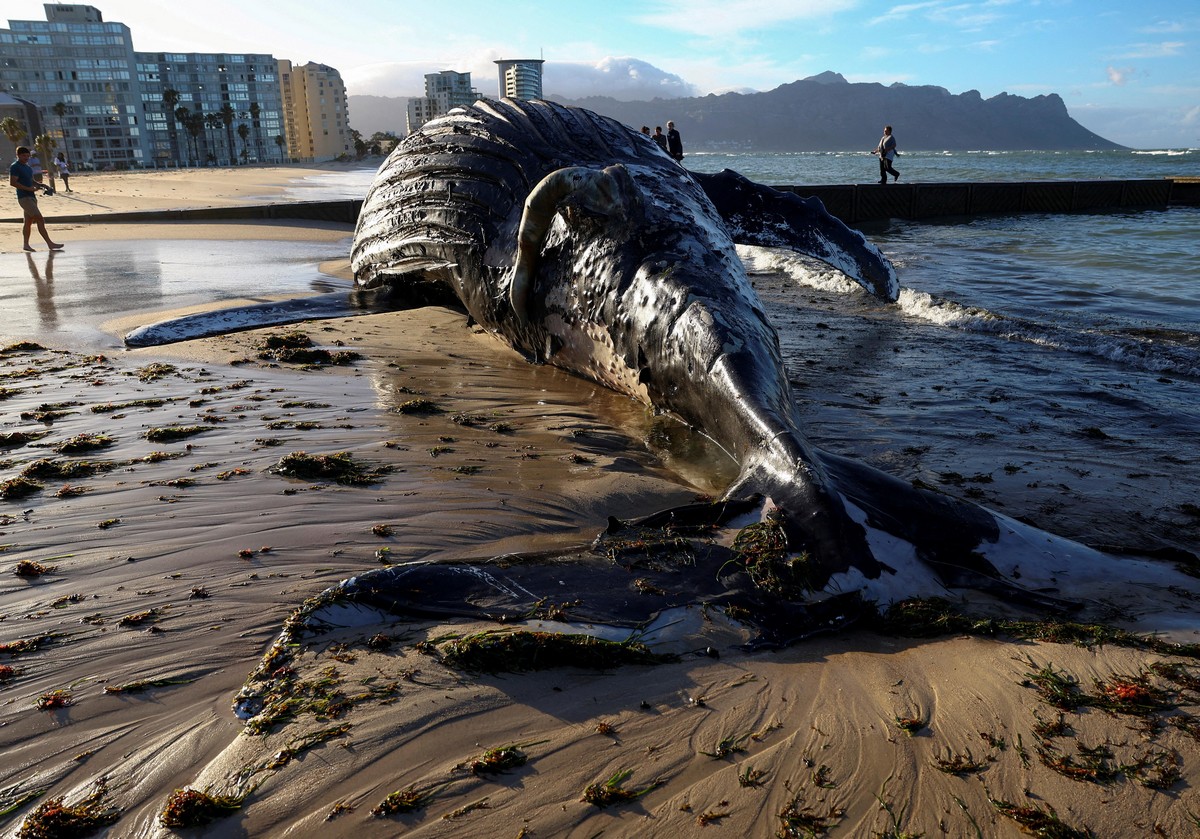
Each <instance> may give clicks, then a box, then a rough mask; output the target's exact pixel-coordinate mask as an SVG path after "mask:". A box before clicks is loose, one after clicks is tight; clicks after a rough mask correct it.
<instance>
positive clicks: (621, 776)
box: [581, 769, 664, 809]
mask: <svg viewBox="0 0 1200 839" xmlns="http://www.w3.org/2000/svg"><path fill="white" fill-rule="evenodd" d="M632 775H633V770H632V769H622V770H620V771H619V772H617V773H615V774H614V775H613V776H612V777H611V778H609V779H608V780H607V781H605V782H603V783H596V784H589V785H588V786H587V788H586V789H584V791H583V798H582V799H581V800H583V801H586V802H587V803H588V804H593V805H595V806H596V807H599V808H601V809H603V808H605V807H612V806H613V805H615V804H627V803H629V802H630V801H636V800H637V799H639V798H641V797H642V796H643V795H646V794H647V793H649V792H652V791H654V790H656V789H658V788H659V787H660V786H662V785H663V783H664V781H663V780H662V779H661V778H655V779H654V780H653V781H651V782H650V783H649V784H647V785H646V786H644V787H642V788H641V789H626V788H625V787H623V786H621V785H622V784H623V783H625V781H627V780H629V778H630V777H632Z"/></svg>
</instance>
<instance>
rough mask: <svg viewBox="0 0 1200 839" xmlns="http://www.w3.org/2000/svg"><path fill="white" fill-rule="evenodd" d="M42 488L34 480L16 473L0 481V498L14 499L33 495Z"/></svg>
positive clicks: (5, 499)
mask: <svg viewBox="0 0 1200 839" xmlns="http://www.w3.org/2000/svg"><path fill="white" fill-rule="evenodd" d="M44 488H45V487H43V486H42V485H41V484H39V483H37V482H36V481H31V480H29V479H28V478H25V477H22V476H20V475H18V476H17V477H15V478H9V479H8V480H7V481H3V482H0V500H4V501H15V500H16V499H18V498H25V497H26V496H29V495H33V494H34V493H35V492H41V491H42V490H43V489H44Z"/></svg>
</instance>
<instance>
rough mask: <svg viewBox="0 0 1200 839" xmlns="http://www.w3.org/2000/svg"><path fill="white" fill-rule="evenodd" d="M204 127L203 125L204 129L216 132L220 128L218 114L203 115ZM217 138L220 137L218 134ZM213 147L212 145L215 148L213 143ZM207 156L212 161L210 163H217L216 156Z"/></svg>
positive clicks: (210, 154) (209, 154) (219, 116)
mask: <svg viewBox="0 0 1200 839" xmlns="http://www.w3.org/2000/svg"><path fill="white" fill-rule="evenodd" d="M204 125H205V126H206V127H208V128H211V129H212V130H213V131H216V130H218V129H220V127H221V115H220V114H216V113H213V114H205V115H204ZM217 136H220V135H219V134H218V135H217ZM213 145H214V146H216V144H215V143H214V144H213ZM208 156H209V157H210V158H211V159H212V161H213V162H214V163H216V161H217V158H216V155H214V154H213V153H212V152H209V153H208Z"/></svg>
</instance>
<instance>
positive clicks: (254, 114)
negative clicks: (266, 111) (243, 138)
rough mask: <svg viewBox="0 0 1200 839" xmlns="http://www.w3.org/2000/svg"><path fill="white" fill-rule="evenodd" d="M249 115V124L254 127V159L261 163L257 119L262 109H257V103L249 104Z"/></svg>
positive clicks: (261, 155)
mask: <svg viewBox="0 0 1200 839" xmlns="http://www.w3.org/2000/svg"><path fill="white" fill-rule="evenodd" d="M249 113H250V122H251V124H252V125H253V126H254V157H255V158H257V159H258V160H260V161H261V160H262V157H263V153H262V142H261V138H260V137H259V135H258V118H259V115H261V114H262V109H261V108H259V107H258V103H257V102H251V103H250V111H249Z"/></svg>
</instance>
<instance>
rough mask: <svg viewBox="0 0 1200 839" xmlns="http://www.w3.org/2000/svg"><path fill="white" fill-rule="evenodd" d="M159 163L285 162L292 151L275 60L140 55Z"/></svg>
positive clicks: (145, 109)
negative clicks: (283, 140) (284, 139)
mask: <svg viewBox="0 0 1200 839" xmlns="http://www.w3.org/2000/svg"><path fill="white" fill-rule="evenodd" d="M135 55H136V56H137V74H138V81H139V83H140V85H141V96H142V109H143V113H144V115H145V120H146V128H147V130H148V131H149V133H150V145H151V149H150V154H151V159H152V160H153V161H155V162H156V163H158V164H160V165H161V164H165V163H166V162H168V161H172V160H186V161H191V162H193V163H201V164H203V163H220V164H227V163H229V162H231V161H234V160H240V161H242V162H244V163H255V162H263V161H279V160H282V159H283V158H284V156H285V152H286V149H284V148H283V147H281V146H280V145H279V144H278V142H277V141H276V139H275V138H276V137H278V136H280V135H281V134H282V133H283V103H282V100H281V97H280V88H279V79H278V76H277V75H276V73H277V71H276V63H275V57H274V56H272V55H264V54H241V55H234V54H226V53H149V52H139V53H135Z"/></svg>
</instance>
